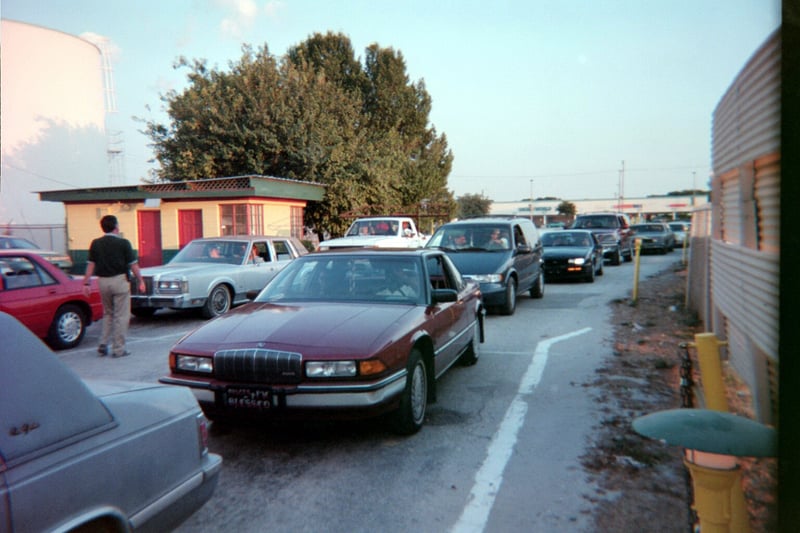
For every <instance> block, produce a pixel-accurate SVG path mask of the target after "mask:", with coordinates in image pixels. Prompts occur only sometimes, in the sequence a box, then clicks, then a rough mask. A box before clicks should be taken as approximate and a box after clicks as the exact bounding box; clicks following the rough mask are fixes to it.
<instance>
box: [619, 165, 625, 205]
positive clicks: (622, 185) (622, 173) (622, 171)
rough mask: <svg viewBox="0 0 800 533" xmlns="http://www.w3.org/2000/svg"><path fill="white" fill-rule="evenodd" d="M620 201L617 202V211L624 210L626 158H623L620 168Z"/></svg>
mask: <svg viewBox="0 0 800 533" xmlns="http://www.w3.org/2000/svg"><path fill="white" fill-rule="evenodd" d="M618 187H619V201H618V202H617V211H622V204H623V201H624V199H625V160H624V159H623V160H622V168H621V169H619V185H618Z"/></svg>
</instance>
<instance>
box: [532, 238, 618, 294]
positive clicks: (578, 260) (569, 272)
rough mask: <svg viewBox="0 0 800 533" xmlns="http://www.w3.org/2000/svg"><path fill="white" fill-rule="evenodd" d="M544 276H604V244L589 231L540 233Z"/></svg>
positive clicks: (586, 279)
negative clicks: (542, 247)
mask: <svg viewBox="0 0 800 533" xmlns="http://www.w3.org/2000/svg"><path fill="white" fill-rule="evenodd" d="M542 245H543V246H544V251H543V254H542V255H543V257H544V275H545V277H546V278H547V280H548V281H550V280H556V279H582V280H584V281H588V282H589V283H592V282H594V279H595V276H602V275H603V246H602V245H601V244H600V243H599V242H598V241H597V237H595V235H594V234H593V233H592V232H591V231H584V230H564V231H553V232H548V233H545V234H543V235H542Z"/></svg>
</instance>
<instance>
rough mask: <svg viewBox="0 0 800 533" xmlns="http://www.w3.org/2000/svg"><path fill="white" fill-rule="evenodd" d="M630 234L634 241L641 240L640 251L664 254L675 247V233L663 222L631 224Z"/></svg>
mask: <svg viewBox="0 0 800 533" xmlns="http://www.w3.org/2000/svg"><path fill="white" fill-rule="evenodd" d="M631 234H632V235H633V239H634V242H635V241H636V240H638V241H640V242H641V251H642V252H652V251H655V252H658V253H661V254H665V253H667V252H671V251H672V250H674V249H675V234H674V233H673V232H672V230H671V229H670V227H669V226H668V225H667V224H665V223H664V222H648V223H646V224H633V225H632V226H631Z"/></svg>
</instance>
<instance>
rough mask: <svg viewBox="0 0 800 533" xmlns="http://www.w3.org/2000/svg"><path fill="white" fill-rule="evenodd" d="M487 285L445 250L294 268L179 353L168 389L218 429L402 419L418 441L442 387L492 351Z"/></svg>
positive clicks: (193, 336)
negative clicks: (487, 346)
mask: <svg viewBox="0 0 800 533" xmlns="http://www.w3.org/2000/svg"><path fill="white" fill-rule="evenodd" d="M483 316H484V310H483V307H482V304H481V293H480V288H479V286H478V285H477V284H476V283H474V282H468V281H466V280H464V279H463V278H462V277H461V275H460V273H459V272H458V270H457V269H456V267H455V266H454V265H453V263H452V262H451V261H450V259H449V258H448V257H447V255H445V254H444V253H443V252H441V251H439V250H431V249H420V250H378V249H375V250H352V251H348V252H321V253H312V254H309V255H306V256H303V257H300V258H298V259H295V260H294V261H292V263H291V264H289V265H288V266H287V267H286V268H285V269H283V270H282V271H281V272H280V273H279V274H278V275H277V276H276V277H275V278H274V279H273V280H272V281H271V282H270V283H269V284H268V285H267V286H266V287H265V288H264V290H263V291H262V292H261V293H260V294H259V295H258V297H257V298H256V299H255V301H254V302H251V303H248V304H245V305H244V306H242V307H240V308H238V309H235V310H233V311H232V312H230V313H227V314H225V315H223V316H221V317H219V318H216V319H214V320H212V321H210V322H207V323H206V324H204V325H203V326H201V327H199V328H198V329H196V330H195V331H194V332H192V333H190V334H189V335H187V336H186V337H184V338H183V339H181V340H180V341H179V342H178V343H177V344H176V345H175V346H173V348H172V350H171V353H170V358H169V364H170V370H171V373H170V375H169V376H167V377H164V378H161V380H160V381H161V382H162V383H168V384H172V385H183V386H187V387H191V388H192V389H193V391H194V392H195V396H196V397H197V399H198V401H199V402H200V406H201V407H202V408H203V410H204V411H205V412H206V414H207V415H208V416H209V418H212V419H220V418H238V417H243V416H245V417H246V416H283V415H296V414H309V413H317V414H319V413H326V414H333V413H337V414H342V413H344V414H348V415H355V416H365V415H375V414H379V413H383V412H392V417H393V421H394V425H395V428H396V429H397V430H398V432H400V433H404V434H408V433H414V432H416V431H417V430H419V429H420V427H421V426H422V424H423V421H424V418H425V410H426V406H427V403H428V402H429V401H433V400H434V399H435V398H436V380H437V379H438V378H439V377H440V376H441V375H442V374H444V372H445V371H446V370H447V369H448V368H450V367H451V366H452V365H453V364H455V363H456V362H460V363H462V364H467V365H471V364H474V363H475V362H476V361H477V359H478V355H479V348H480V343H481V342H482V341H483Z"/></svg>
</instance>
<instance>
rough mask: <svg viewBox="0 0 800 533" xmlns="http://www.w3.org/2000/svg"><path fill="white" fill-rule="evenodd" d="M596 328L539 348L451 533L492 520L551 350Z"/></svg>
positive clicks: (471, 531) (467, 532)
mask: <svg viewBox="0 0 800 533" xmlns="http://www.w3.org/2000/svg"><path fill="white" fill-rule="evenodd" d="M591 330H592V328H583V329H579V330H577V331H573V332H572V333H567V334H565V335H561V336H559V337H553V338H552V339H547V340H544V341H542V342H540V343H539V344H537V345H536V351H535V352H534V354H533V359H532V360H531V364H530V365H529V366H528V370H527V371H526V372H525V375H524V376H523V377H522V381H521V382H520V384H519V389H518V390H517V395H516V396H515V397H514V400H513V401H512V402H511V405H510V406H509V407H508V410H507V411H506V415H505V417H504V418H503V422H502V423H501V424H500V429H498V431H497V433H495V435H494V438H493V439H492V442H491V443H490V444H489V448H488V450H487V453H486V459H485V460H484V461H483V465H481V468H480V470H478V472H477V473H476V474H475V484H474V485H473V486H472V491H470V495H469V499H468V501H467V505H466V507H465V508H464V511H462V513H461V517H460V518H459V519H458V522H456V524H455V525H454V526H453V529H452V530H451V533H478V532H480V531H483V530H484V528H485V527H486V522H487V521H488V520H489V513H490V512H491V511H492V506H493V505H494V500H495V498H496V497H497V493H498V492H500V485H501V484H502V483H503V472H504V471H505V469H506V465H507V464H508V461H509V459H510V458H511V453H512V452H513V451H514V445H515V444H516V442H517V435H518V434H519V430H520V429H521V428H522V424H523V423H524V421H525V413H527V412H528V403H527V401H526V399H525V396H527V395H530V394H531V393H532V392H533V390H534V389H535V388H536V386H537V385H538V384H539V381H540V380H541V379H542V373H543V372H544V369H545V366H547V358H548V356H549V351H550V346H552V345H553V344H555V343H557V342H561V341H564V340H567V339H571V338H572V337H577V336H578V335H583V334H584V333H588V332H589V331H591Z"/></svg>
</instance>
